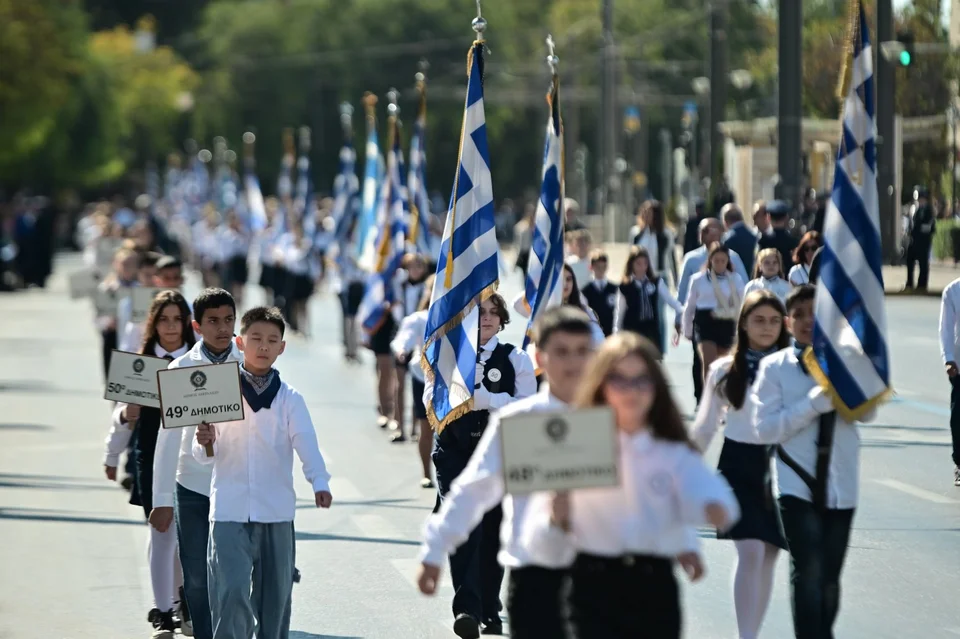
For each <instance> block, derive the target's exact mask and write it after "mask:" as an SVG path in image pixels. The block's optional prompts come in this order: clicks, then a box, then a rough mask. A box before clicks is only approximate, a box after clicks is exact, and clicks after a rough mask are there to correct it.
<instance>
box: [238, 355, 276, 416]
mask: <svg viewBox="0 0 960 639" xmlns="http://www.w3.org/2000/svg"><path fill="white" fill-rule="evenodd" d="M240 392H242V393H243V398H244V399H245V400H247V405H249V406H250V408H251V409H252V410H253V412H255V413H256V412H258V411H259V410H260V409H262V408H270V406H271V405H272V404H273V400H274V398H275V397H276V396H277V393H279V392H280V373H278V372H277V369H275V368H271V369H270V372H269V373H267V374H266V375H254V374H253V373H251V372H250V371H248V370H247V369H245V368H244V367H243V366H242V365H241V366H240Z"/></svg>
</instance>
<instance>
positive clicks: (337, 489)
mask: <svg viewBox="0 0 960 639" xmlns="http://www.w3.org/2000/svg"><path fill="white" fill-rule="evenodd" d="M330 493H331V494H332V495H333V503H337V501H360V500H361V499H363V493H362V492H360V489H359V488H357V487H356V486H355V485H354V484H353V482H352V481H350V480H349V479H346V478H344V477H334V478H332V479H331V480H330Z"/></svg>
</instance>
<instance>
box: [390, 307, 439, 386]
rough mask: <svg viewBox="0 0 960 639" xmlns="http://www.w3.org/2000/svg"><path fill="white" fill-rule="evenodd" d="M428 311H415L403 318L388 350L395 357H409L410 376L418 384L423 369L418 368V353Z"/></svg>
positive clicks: (421, 343) (421, 344)
mask: <svg viewBox="0 0 960 639" xmlns="http://www.w3.org/2000/svg"><path fill="white" fill-rule="evenodd" d="M429 314H430V313H429V311H417V312H416V313H411V314H410V315H407V316H406V317H404V318H403V320H402V321H401V322H400V328H399V329H397V335H396V337H394V338H393V341H391V342H390V350H392V351H393V354H394V355H396V356H397V357H400V356H401V355H406V354H407V353H411V355H410V375H412V376H413V378H414V379H416V380H417V381H418V382H422V381H423V368H421V366H420V352H421V349H422V348H423V336H424V333H425V332H426V330H427V316H428V315H429Z"/></svg>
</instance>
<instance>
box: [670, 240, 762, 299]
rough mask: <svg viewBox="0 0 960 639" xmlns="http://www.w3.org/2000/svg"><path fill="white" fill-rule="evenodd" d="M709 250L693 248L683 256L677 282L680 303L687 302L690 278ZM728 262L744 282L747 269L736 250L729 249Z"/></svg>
mask: <svg viewBox="0 0 960 639" xmlns="http://www.w3.org/2000/svg"><path fill="white" fill-rule="evenodd" d="M708 254H709V252H708V251H707V247H706V246H701V247H700V248H697V249H694V250H692V251H690V252H689V253H687V254H686V255H684V256H683V265H682V266H681V267H680V283H679V284H677V299H678V300H680V303H681V304H686V303H687V294H688V293H689V291H690V285H691V280H692V278H693V277H695V276H696V275H697V274H698V273H700V271H701V270H702V269H703V265H704V264H706V263H707V256H708ZM730 262H731V263H732V264H733V270H734V272H735V273H736V274H737V275H739V276H740V279H741V280H743V281H744V282H746V281H747V280H749V279H750V277H749V276H748V275H747V269H746V268H744V266H743V260H741V259H740V256H739V255H738V254H737V252H736V251H730Z"/></svg>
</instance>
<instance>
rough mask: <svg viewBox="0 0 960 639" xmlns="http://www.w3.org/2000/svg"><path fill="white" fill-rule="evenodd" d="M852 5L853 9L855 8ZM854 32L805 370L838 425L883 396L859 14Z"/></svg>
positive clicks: (882, 330) (871, 145) (873, 163)
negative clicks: (825, 396)
mask: <svg viewBox="0 0 960 639" xmlns="http://www.w3.org/2000/svg"><path fill="white" fill-rule="evenodd" d="M858 5H859V3H858ZM858 8H859V22H858V23H854V24H857V25H858V26H859V29H857V32H856V33H854V47H853V66H852V68H851V69H849V71H848V73H849V78H848V79H849V82H850V88H849V91H848V93H847V94H846V96H845V102H844V106H843V133H842V136H841V140H840V150H839V151H838V153H837V166H836V171H835V173H834V178H833V193H832V196H831V198H830V202H829V205H828V207H827V214H826V219H825V222H824V230H823V236H824V249H823V252H822V253H821V255H820V279H819V281H818V282H817V297H816V307H815V309H816V310H815V317H816V323H815V324H814V330H813V347H812V349H808V350H807V352H806V353H804V363H805V364H806V365H807V370H809V371H810V374H811V375H812V376H813V377H814V379H816V380H817V382H818V383H819V384H820V386H821V387H823V388H824V390H825V391H826V392H827V393H828V394H829V395H830V397H831V399H832V400H833V404H834V407H835V408H836V409H837V412H838V413H839V414H840V416H841V417H842V418H843V419H845V420H846V421H854V420H856V419H859V418H860V417H862V416H863V415H864V413H866V412H868V411H870V410H871V409H873V408H874V407H875V406H876V405H877V404H878V403H879V402H881V401H882V400H884V399H885V398H886V397H887V396H888V395H889V394H890V392H891V388H890V361H889V356H888V353H887V338H886V333H887V326H886V313H885V310H884V296H883V273H882V268H881V266H882V262H881V253H880V224H879V218H880V215H879V209H878V195H877V150H876V128H875V121H874V100H873V96H874V81H873V52H872V50H871V47H870V37H869V32H868V30H867V21H866V18H865V17H864V13H863V7H862V6H860V7H858Z"/></svg>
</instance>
